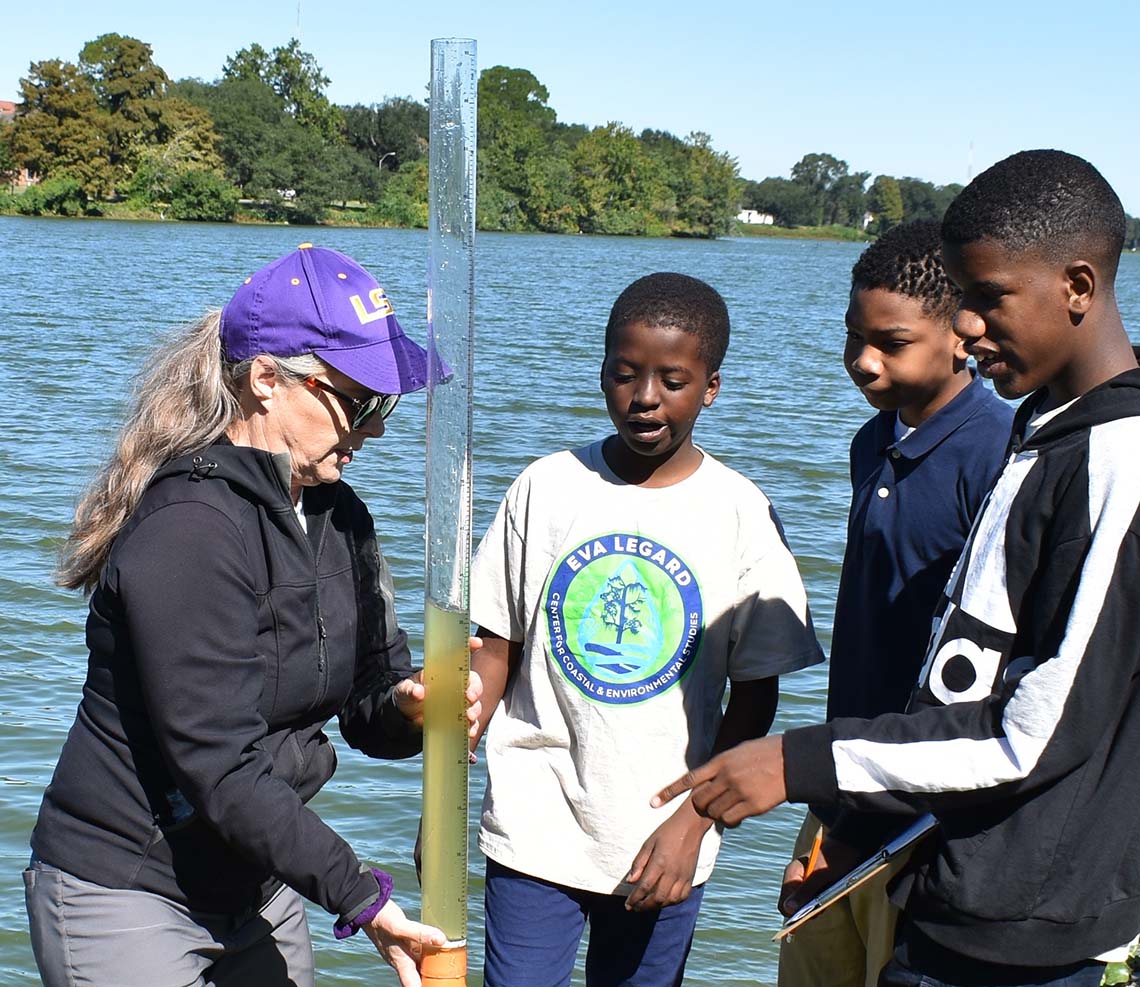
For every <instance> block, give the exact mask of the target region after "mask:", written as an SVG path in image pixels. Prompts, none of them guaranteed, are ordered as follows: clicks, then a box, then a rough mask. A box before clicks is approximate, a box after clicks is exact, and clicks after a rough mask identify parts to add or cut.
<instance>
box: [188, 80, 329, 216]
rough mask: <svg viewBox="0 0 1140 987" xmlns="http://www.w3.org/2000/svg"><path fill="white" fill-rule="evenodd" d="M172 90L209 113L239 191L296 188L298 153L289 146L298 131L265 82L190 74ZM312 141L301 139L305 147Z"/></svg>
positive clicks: (255, 194)
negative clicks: (213, 81) (201, 77)
mask: <svg viewBox="0 0 1140 987" xmlns="http://www.w3.org/2000/svg"><path fill="white" fill-rule="evenodd" d="M172 91H173V92H174V93H176V94H177V95H179V96H181V97H183V98H185V99H187V100H188V101H190V102H192V103H194V104H196V105H198V106H200V107H202V108H203V109H205V110H206V111H207V112H208V113H209V114H210V116H211V118H212V119H213V121H214V126H215V128H216V129H217V132H218V133H219V134H220V135H221V143H220V147H219V150H220V154H221V157H222V162H223V165H224V170H225V174H226V176H227V177H228V178H229V180H230V181H231V182H232V183H233V184H234V185H236V186H237V187H238V188H239V189H240V190H241V191H242V193H243V194H244V195H246V196H248V197H250V198H255V199H264V198H269V197H273V198H276V197H277V195H278V192H277V190H278V189H290V188H292V189H295V188H296V176H295V175H294V163H295V162H296V161H297V160H298V158H299V155H297V154H294V153H292V150H293V145H295V144H297V143H299V142H301V141H302V139H303V131H302V128H301V127H300V126H299V125H298V124H297V122H296V121H295V120H293V118H292V117H290V116H289V115H288V114H287V113H286V112H285V107H284V105H283V103H282V102H281V99H280V97H279V96H278V95H277V94H276V93H275V92H274V91H273V90H272V89H271V88H270V87H269V85H268V84H267V83H265V82H263V81H262V80H261V79H258V78H245V77H240V78H239V77H237V76H231V77H229V78H224V79H222V80H221V82H219V83H216V84H209V83H203V82H199V81H197V80H193V79H191V80H182V81H181V82H178V83H176V84H175V85H174V86H173V87H172ZM317 142H318V144H319V143H320V141H319V138H318V139H317ZM312 146H313V145H312V142H311V141H309V142H305V147H304V149H305V150H306V151H307V150H309V149H311V148H312Z"/></svg>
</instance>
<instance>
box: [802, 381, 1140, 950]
mask: <svg viewBox="0 0 1140 987" xmlns="http://www.w3.org/2000/svg"><path fill="white" fill-rule="evenodd" d="M1042 399H1043V398H1042V395H1041V394H1040V393H1038V394H1036V395H1033V396H1031V397H1030V398H1029V399H1028V400H1027V401H1026V402H1025V403H1024V404H1023V405H1022V407H1021V409H1020V410H1019V412H1018V415H1017V418H1016V419H1015V421H1014V432H1013V434H1014V439H1013V442H1012V444H1011V447H1010V454H1009V457H1008V461H1007V463H1006V466H1005V468H1004V470H1003V471H1002V473H1001V475H1000V476H999V478H998V480H997V482H996V484H995V486H994V489H993V490H992V491H991V493H990V496H989V498H988V500H987V502H986V504H985V506H984V508H983V510H982V512H981V514H980V516H979V517H978V519H977V521H976V523H975V525H974V530H973V532H972V533H971V535H970V539H969V541H968V542H967V543H966V546H965V548H964V549H963V552H962V556H961V559H960V560H959V562H958V564H957V566H956V567H955V569H954V571H953V573H952V574H951V576H950V580H949V582H948V584H947V586H946V589H945V592H944V595H943V598H942V602H941V604H940V606H939V610H938V612H937V614H936V616H935V619H934V625H933V633H932V635H931V640H930V644H929V646H928V650H927V656H926V661H925V664H924V666H923V668H922V671H921V673H920V676H919V683H918V685H917V687H916V690H915V692H914V694H913V696H912V698H911V702H910V706H909V708H908V711H907V712H906V713H899V714H888V715H885V716H880V717H878V718H876V719H873V720H858V719H838V720H834V721H832V722H830V723H828V724H826V725H822V726H813V727H807V728H804V729H802V730H793V731H790V732H789V733H788V734H786V735H785V747H784V758H785V776H786V779H787V785H788V797H789V800H791V801H796V802H812V803H820V804H826V805H832V806H839V807H846V808H850V809H855V810H860V811H870V812H888V813H895V814H899V813H901V814H907V813H913V812H915V811H919V810H927V809H928V810H930V811H932V812H933V813H934V814H935V815H936V816H937V817H938V819H939V822H940V824H941V825H940V828H939V830H938V831H937V834H936V835H935V836H934V837H933V838H932V839H931V840H930V841H929V845H928V846H927V847H926V853H925V854H924V855H923V856H922V859H921V862H920V863H919V864H918V866H917V867H916V868H915V871H914V873H913V874H912V875H911V876H910V877H909V878H908V879H906V880H904V881H903V882H902V884H901V886H900V887H899V888H897V889H896V893H895V897H896V900H897V901H898V902H899V903H900V904H902V905H903V907H904V908H905V910H906V912H907V914H908V916H909V917H910V918H911V919H912V920H913V922H914V923H915V924H916V925H917V926H918V928H919V929H920V930H921V931H922V932H924V933H925V934H926V935H927V936H929V937H930V938H931V939H933V940H935V941H936V942H938V943H941V944H942V945H944V946H946V947H947V948H949V949H952V950H954V951H956V952H958V953H961V954H963V955H966V956H970V957H974V958H976V959H979V960H984V961H987V962H995V963H996V962H1004V963H1017V964H1022V965H1039V966H1049V965H1059V964H1063V963H1069V962H1076V961H1079V960H1082V959H1086V958H1089V957H1093V956H1096V955H1098V954H1099V953H1102V952H1104V951H1106V950H1108V949H1111V948H1113V947H1117V946H1120V945H1121V944H1122V943H1126V942H1128V941H1129V940H1131V939H1132V938H1133V937H1134V936H1135V935H1136V933H1137V932H1138V931H1140V702H1137V692H1138V689H1140V686H1138V682H1140V679H1138V673H1140V519H1138V507H1140V370H1132V371H1128V372H1127V373H1124V374H1121V375H1120V376H1118V377H1116V378H1114V379H1112V380H1110V381H1108V382H1107V383H1105V384H1102V385H1101V386H1099V387H1097V388H1095V389H1093V390H1092V391H1090V392H1088V393H1087V394H1085V395H1083V396H1082V397H1081V398H1080V399H1079V400H1077V401H1076V402H1075V403H1073V404H1072V405H1071V406H1070V407H1069V408H1067V409H1065V411H1063V412H1062V413H1061V414H1059V415H1057V416H1056V417H1055V418H1053V419H1051V420H1049V421H1047V422H1046V423H1045V424H1042V425H1041V426H1040V428H1038V429H1037V430H1035V431H1032V430H1031V434H1030V437H1028V438H1023V437H1024V436H1026V434H1027V429H1026V426H1027V424H1028V422H1029V420H1030V418H1031V417H1032V416H1033V414H1034V412H1035V411H1036V409H1037V408H1038V407H1039V406H1040V404H1041V402H1042Z"/></svg>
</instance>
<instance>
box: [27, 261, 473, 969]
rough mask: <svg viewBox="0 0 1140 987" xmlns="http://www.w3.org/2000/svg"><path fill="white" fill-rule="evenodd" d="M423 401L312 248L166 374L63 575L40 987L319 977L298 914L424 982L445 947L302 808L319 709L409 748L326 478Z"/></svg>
mask: <svg viewBox="0 0 1140 987" xmlns="http://www.w3.org/2000/svg"><path fill="white" fill-rule="evenodd" d="M426 383H427V361H426V353H425V352H424V350H423V349H422V348H421V347H420V346H418V345H417V344H416V343H414V342H412V341H411V340H410V339H408V338H407V337H406V336H405V335H404V333H403V331H402V330H401V329H400V326H399V324H398V323H397V321H396V318H395V315H394V313H393V310H392V306H391V304H390V303H389V301H388V299H387V297H386V296H385V294H384V292H383V289H381V288H380V286H379V285H378V284H377V283H376V281H375V280H374V279H373V278H372V277H371V275H369V274H368V272H366V271H365V270H364V269H363V268H362V267H360V266H359V265H358V264H357V263H356V262H355V261H353V260H351V259H350V258H348V257H345V256H344V255H342V254H339V253H336V252H335V251H332V250H324V249H319V248H314V247H313V246H312V245H311V244H302V245H301V247H300V248H299V249H298V250H296V251H294V252H293V253H291V254H288V255H287V256H285V257H282V258H280V259H279V260H277V261H275V262H274V263H272V264H270V265H268V266H267V267H265V268H263V269H262V270H260V271H258V272H257V273H256V274H254V275H253V276H252V277H250V278H247V279H246V281H245V283H244V284H243V285H242V286H241V287H240V288H239V289H238V291H237V293H236V294H235V295H234V297H233V298H232V299H230V301H229V303H228V304H227V305H226V307H225V308H224V309H223V310H222V312H221V313H217V312H214V313H211V314H209V315H207V316H206V317H205V318H203V319H202V320H201V321H200V322H199V323H198V325H197V326H195V327H194V328H193V329H192V330H191V331H190V332H189V334H188V335H186V336H185V337H184V338H182V339H180V340H178V341H176V342H175V343H174V344H173V345H172V346H170V347H168V348H167V349H166V350H165V351H163V352H160V353H159V354H158V355H157V357H156V358H155V360H154V362H153V364H152V366H151V367H150V369H149V372H148V374H147V375H145V376H144V378H143V380H142V383H141V386H140V388H139V391H138V394H137V400H136V404H135V408H134V411H133V414H132V415H131V417H130V419H129V420H128V422H127V424H126V425H125V426H124V428H123V431H122V433H121V435H120V437H119V442H118V446H117V448H116V451H115V453H114V455H113V457H112V459H111V461H110V463H109V464H108V465H107V466H106V467H105V468H104V470H103V471H102V473H101V474H100V475H99V476H98V477H97V478H96V480H95V482H94V484H93V485H92V487H91V488H90V490H89V491H88V492H87V493H86V495H85V496H84V498H83V500H82V501H81V503H80V504H79V507H78V509H77V511H76V516H75V525H74V528H73V530H72V533H71V536H70V539H69V540H68V543H67V545H66V546H65V549H64V555H63V562H62V566H61V570H60V582H61V584H62V585H64V586H68V587H71V588H79V587H83V588H84V589H86V590H88V591H92V596H91V605H90V613H89V616H88V620H87V644H88V647H89V649H90V659H89V665H88V673H87V680H86V683H85V685H84V689H83V700H82V702H81V704H80V706H79V710H78V713H77V715H76V720H75V724H74V725H73V727H72V729H71V732H70V734H69V735H68V738H67V742H66V743H65V745H64V748H63V752H62V754H61V756H60V760H59V763H58V765H57V767H56V771H55V774H54V776H53V778H52V782H51V784H50V785H49V786H48V789H47V791H46V792H45V795H44V800H43V804H42V806H41V808H40V814H39V819H38V821H37V824H36V827H35V831H34V832H33V834H32V850H33V858H32V864H31V866H30V867H29V868H28V870H27V871H25V884H26V889H27V905H28V913H29V918H30V921H31V931H32V943H33V948H34V952H35V956H36V962H37V963H38V965H39V968H40V973H41V975H42V977H43V979H44V982H45V984H47V985H49V987H53V985H55V984H69V985H70V984H74V983H91V984H118V985H124V987H126V985H134V984H137V985H146V987H155V985H163V984H179V985H182V984H210V985H219V987H220V985H231V984H232V985H238V984H240V985H242V987H249V985H285V984H291V985H311V984H312V983H313V982H314V971H313V955H312V946H311V943H310V941H309V933H308V926H307V924H306V920H305V912H304V908H303V903H302V900H301V898H300V895H303V896H304V897H306V898H309V899H310V900H312V901H314V902H317V903H318V904H320V905H321V906H323V907H324V908H325V909H326V910H328V911H329V912H331V913H332V914H334V915H336V916H337V921H336V925H335V933H336V936H337V937H338V938H343V937H345V936H348V935H351V934H352V933H354V932H355V931H357V930H358V929H361V928H363V929H364V930H365V931H366V932H367V934H368V936H369V937H370V938H371V939H372V941H373V942H374V943H375V944H376V947H377V948H378V949H379V951H380V952H381V954H382V955H383V956H384V957H385V959H386V960H387V961H388V962H389V963H391V964H392V966H393V967H395V969H396V971H397V973H398V974H399V977H400V982H401V983H402V984H404V985H418V984H419V982H420V981H419V975H418V972H417V965H418V957H419V951H420V949H421V948H422V946H423V945H424V944H440V943H442V942H443V938H444V937H443V933H442V932H440V931H439V930H438V929H433V928H430V927H428V926H423V925H420V924H418V923H415V922H411V921H409V920H408V919H407V918H405V916H404V914H403V912H402V910H401V909H400V907H399V906H398V905H397V904H396V902H395V901H393V900H392V899H391V897H390V895H391V890H392V880H391V878H390V877H389V876H388V875H387V874H385V873H383V872H381V871H377V870H370V869H369V868H368V867H366V866H363V865H362V864H361V863H360V862H359V860H358V859H357V858H356V856H355V854H354V853H353V851H352V850H351V848H350V847H349V846H348V844H347V843H345V842H344V840H342V839H341V838H340V837H339V836H337V834H336V833H334V832H333V831H332V830H331V829H330V828H329V827H328V826H327V825H326V824H325V823H324V822H322V821H321V819H320V818H319V817H318V816H317V815H316V814H315V813H314V812H313V811H311V810H310V809H308V808H307V807H306V805H305V803H306V802H307V801H308V800H309V799H311V798H312V796H313V795H315V794H316V792H317V791H318V790H319V789H320V788H321V786H322V785H323V784H324V783H325V782H326V781H327V780H328V779H329V778H330V777H331V775H332V773H333V770H334V768H335V762H336V758H335V755H334V753H333V750H332V747H331V746H330V745H329V742H328V738H327V737H326V736H325V735H324V733H323V732H322V727H323V725H324V724H325V722H326V721H327V720H328V719H329V717H330V716H332V715H334V714H335V715H336V716H337V717H338V720H339V726H340V731H341V734H342V735H343V736H344V738H345V740H347V741H348V743H350V744H351V745H352V746H353V747H356V748H358V749H360V750H362V751H364V752H365V753H367V754H369V755H371V756H373V757H407V756H409V755H412V754H415V753H417V752H418V751H419V750H420V747H421V734H420V724H421V723H422V700H423V685H422V681H421V679H420V674H419V673H415V674H413V671H412V668H411V661H410V655H409V652H408V646H407V638H406V635H405V634H404V632H403V631H402V630H401V629H400V628H399V626H398V625H397V623H396V615H395V610H394V607H393V598H392V596H393V593H392V580H391V577H390V576H389V573H388V568H387V565H386V563H385V561H384V557H383V556H382V555H381V554H380V550H379V547H378V545H377V542H376V537H375V533H374V530H373V526H372V519H371V517H370V516H369V513H368V510H367V508H366V507H365V506H364V504H363V503H362V502H361V500H360V499H359V498H358V497H357V496H356V495H355V494H354V493H353V492H352V490H351V488H350V487H349V486H348V485H347V484H345V483H343V482H342V481H341V471H342V470H343V469H344V467H345V466H346V465H348V463H350V462H351V461H352V457H353V455H354V454H355V453H356V452H357V451H359V449H360V447H361V446H362V445H363V443H364V441H365V440H366V439H369V438H378V437H379V436H381V435H383V434H384V428H385V425H384V422H385V419H386V418H387V417H388V415H390V414H391V412H392V410H393V409H394V408H395V406H396V403H397V401H398V400H399V398H400V395H401V394H404V393H407V392H409V391H414V390H418V389H419V388H422V387H424V386H425V385H426ZM472 644H473V646H478V642H477V641H473V642H472ZM480 691H481V687H480V686H479V684H478V682H477V681H473V682H472V684H471V687H470V688H469V689H468V702H469V704H470V706H469V710H468V718H469V719H470V720H471V722H472V724H475V723H476V722H477V717H478V714H479V702H478V695H479V692H480ZM472 729H474V726H473V727H472Z"/></svg>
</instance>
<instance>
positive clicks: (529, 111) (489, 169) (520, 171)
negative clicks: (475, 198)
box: [478, 65, 569, 230]
mask: <svg viewBox="0 0 1140 987" xmlns="http://www.w3.org/2000/svg"><path fill="white" fill-rule="evenodd" d="M549 97H550V94H549V93H548V92H547V89H546V87H545V86H544V85H542V83H540V82H539V81H538V79H537V78H535V76H534V75H533V73H531V72H528V71H527V70H526V69H515V68H508V67H507V66H505V65H496V66H493V67H492V68H489V69H485V70H484V71H483V72H482V73H480V76H479V125H478V126H479V134H478V145H479V148H480V151H479V158H480V161H479V172H480V175H481V176H483V177H485V178H486V179H487V181H488V185H489V187H490V188H491V189H493V190H494V194H493V195H491V196H490V197H489V198H488V201H487V203H486V204H485V205H484V207H483V208H482V209H481V210H480V212H481V214H482V218H483V222H484V224H485V228H488V229H503V230H525V229H563V228H566V226H568V225H569V219H568V217H566V216H565V214H564V212H563V209H562V207H563V205H564V202H562V201H561V199H562V198H563V191H562V190H557V189H553V188H551V187H550V186H549V184H548V181H549V180H550V179H551V177H552V176H556V175H563V176H564V175H565V174H566V172H567V170H568V167H569V160H568V157H567V155H566V150H565V148H564V147H563V146H562V145H559V144H556V143H555V144H552V141H551V134H552V132H553V128H554V125H555V123H556V118H555V114H554V110H553V109H551V108H550V107H549V106H548V105H547V102H546V101H547V100H548V99H549ZM559 157H561V158H562V159H563V160H562V161H556V160H552V159H557V158H559ZM535 182H537V183H538V185H537V186H535V185H534V184H533V183H535ZM564 188H565V187H563V189H564ZM493 206H497V207H498V208H497V212H496V211H495V210H493V208H492V207H493ZM493 213H494V214H493Z"/></svg>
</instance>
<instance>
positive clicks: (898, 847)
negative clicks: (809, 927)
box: [772, 812, 938, 942]
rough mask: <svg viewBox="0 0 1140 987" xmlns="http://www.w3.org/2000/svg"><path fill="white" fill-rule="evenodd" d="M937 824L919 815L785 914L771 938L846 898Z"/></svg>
mask: <svg viewBox="0 0 1140 987" xmlns="http://www.w3.org/2000/svg"><path fill="white" fill-rule="evenodd" d="M937 825H938V820H937V819H935V818H934V816H932V815H931V814H930V813H929V812H927V813H926V814H925V815H922V816H919V817H918V818H917V819H916V820H915V821H914V822H913V823H911V824H910V825H909V826H907V828H906V829H904V830H903V831H902V832H901V833H899V835H898V836H896V837H895V838H894V839H893V840H891V841H890V842H888V843H886V844H884V845H883V846H882V847H880V848H879V849H878V850H877V851H876V852H875V853H873V854H872V855H871V856H870V857H868V858H867V859H866V860H864V861H863V863H861V864H859V866H857V867H856V868H854V870H851V871H849V872H848V873H847V874H845V875H844V876H843V877H841V878H840V879H839V880H838V881H836V882H835V883H834V884H830V885H828V886H827V887H826V888H824V889H823V890H822V891H821V892H820V893H819V894H817V895H816V896H815V897H814V898H812V900H811V901H809V902H808V903H807V904H806V905H804V906H803V907H802V908H801V909H800V910H799V911H797V912H796V913H795V914H794V915H791V916H789V917H788V918H787V919H786V920H785V922H784V924H783V925H782V926H781V927H780V931H779V932H777V933H776V934H775V935H774V936H772V941H773V942H778V941H779V940H781V939H783V938H784V937H785V936H787V935H789V934H790V933H792V932H795V930H796V929H798V928H799V927H800V926H801V925H803V924H804V923H805V922H808V921H810V920H811V919H813V918H815V917H816V915H818V914H819V913H820V912H822V911H823V910H824V909H825V908H829V907H830V906H832V905H834V904H835V903H836V902H837V901H839V900H840V899H841V898H846V897H847V895H849V894H850V893H851V892H852V891H854V890H855V889H856V888H857V887H859V886H860V885H861V884H865V883H866V882H867V881H869V880H871V878H872V877H874V876H875V875H876V874H878V873H880V872H881V871H883V870H885V869H886V867H887V865H888V864H890V862H891V861H892V860H894V858H895V857H897V856H898V855H899V854H900V853H902V852H903V851H904V850H906V849H908V848H909V847H912V846H913V845H914V844H915V843H917V842H918V841H919V840H920V839H922V837H924V836H925V835H926V834H927V833H929V832H930V831H931V830H932V829H934V828H935V827H936V826H937Z"/></svg>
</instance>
